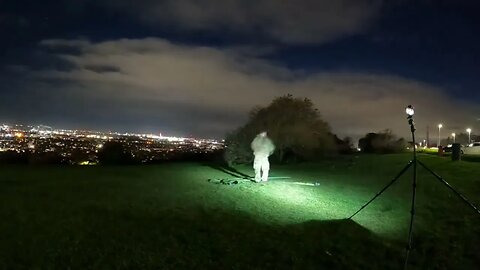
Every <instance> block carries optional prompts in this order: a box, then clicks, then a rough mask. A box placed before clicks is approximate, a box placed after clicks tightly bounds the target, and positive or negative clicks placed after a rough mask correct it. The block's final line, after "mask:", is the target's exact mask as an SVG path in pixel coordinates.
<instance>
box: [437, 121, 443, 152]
mask: <svg viewBox="0 0 480 270" xmlns="http://www.w3.org/2000/svg"><path fill="white" fill-rule="evenodd" d="M442 127H443V125H442V124H439V125H438V143H437V147H440V129H441V128H442Z"/></svg>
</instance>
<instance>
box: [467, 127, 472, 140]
mask: <svg viewBox="0 0 480 270" xmlns="http://www.w3.org/2000/svg"><path fill="white" fill-rule="evenodd" d="M467 132H468V144H470V143H471V142H472V139H471V138H470V135H471V134H472V129H471V128H467Z"/></svg>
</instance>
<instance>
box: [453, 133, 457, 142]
mask: <svg viewBox="0 0 480 270" xmlns="http://www.w3.org/2000/svg"><path fill="white" fill-rule="evenodd" d="M456 135H457V134H455V133H452V137H453V143H455V136H456Z"/></svg>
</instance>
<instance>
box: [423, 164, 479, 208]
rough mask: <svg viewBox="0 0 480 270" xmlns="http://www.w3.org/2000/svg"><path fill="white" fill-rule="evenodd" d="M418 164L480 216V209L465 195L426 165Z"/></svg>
mask: <svg viewBox="0 0 480 270" xmlns="http://www.w3.org/2000/svg"><path fill="white" fill-rule="evenodd" d="M418 163H420V165H421V166H422V167H423V168H425V170H427V171H428V172H430V173H431V174H433V176H435V177H436V178H437V179H438V181H440V182H442V183H443V184H444V185H445V186H447V187H448V188H449V189H450V190H451V191H453V193H455V195H457V196H458V197H459V198H460V199H462V201H463V202H465V203H466V204H468V205H469V206H470V207H471V208H473V210H475V211H476V212H477V214H479V215H480V209H478V207H476V206H475V205H473V203H471V202H470V201H469V200H468V199H467V197H465V196H464V195H463V194H461V193H460V192H458V191H456V190H455V189H454V188H453V187H452V186H451V185H450V184H449V183H448V182H447V181H445V179H443V178H442V177H441V176H440V175H438V174H436V173H435V172H434V171H432V170H431V169H430V168H428V167H427V166H426V165H425V164H423V163H422V162H421V161H418Z"/></svg>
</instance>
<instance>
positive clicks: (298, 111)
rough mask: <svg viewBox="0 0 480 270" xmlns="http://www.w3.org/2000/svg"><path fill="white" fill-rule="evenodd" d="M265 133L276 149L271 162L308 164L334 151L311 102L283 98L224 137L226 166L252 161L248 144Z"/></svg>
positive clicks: (259, 109)
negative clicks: (300, 161)
mask: <svg viewBox="0 0 480 270" xmlns="http://www.w3.org/2000/svg"><path fill="white" fill-rule="evenodd" d="M262 131H267V133H268V136H269V137H270V138H271V139H272V140H273V142H274V143H275V146H276V150H275V152H274V154H273V155H274V159H275V160H277V161H279V162H285V160H286V159H288V158H292V159H303V160H310V159H313V158H315V157H317V156H319V155H323V154H325V153H327V152H328V151H332V150H334V149H335V144H334V140H333V136H332V135H331V133H330V127H329V125H328V124H327V123H326V122H325V121H323V120H322V119H321V117H320V113H319V112H318V110H317V109H316V108H314V105H313V103H312V101H311V100H310V99H307V98H304V99H302V98H294V97H293V96H292V95H286V96H282V97H278V98H275V99H274V100H273V101H272V102H271V103H270V105H269V106H267V107H263V108H262V107H257V108H254V109H252V111H251V112H250V114H249V119H248V122H247V123H246V124H245V125H244V126H242V127H240V128H239V129H237V130H236V131H234V132H232V133H230V134H229V135H227V137H226V147H227V148H226V153H225V157H226V159H227V161H229V163H245V162H250V161H251V160H252V159H253V156H252V151H251V149H250V142H251V141H252V139H253V138H254V137H255V136H256V135H257V134H258V133H260V132H262Z"/></svg>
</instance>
